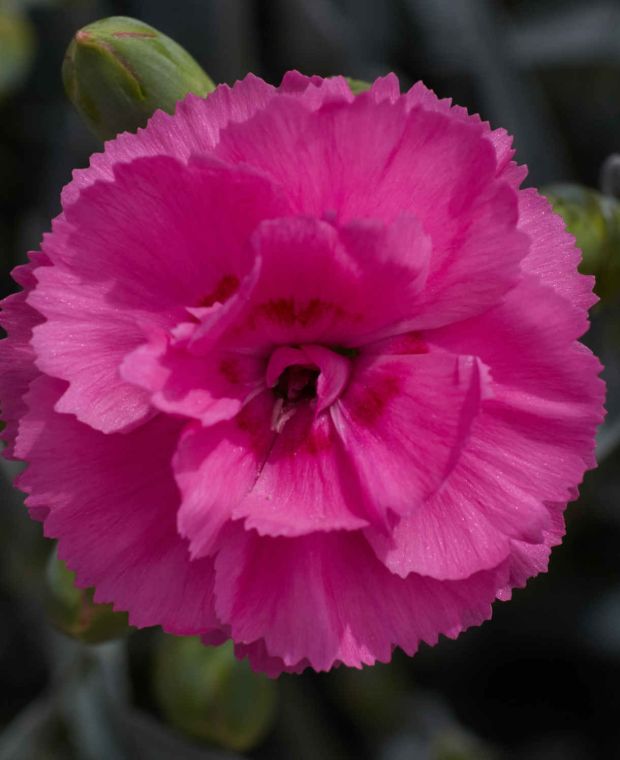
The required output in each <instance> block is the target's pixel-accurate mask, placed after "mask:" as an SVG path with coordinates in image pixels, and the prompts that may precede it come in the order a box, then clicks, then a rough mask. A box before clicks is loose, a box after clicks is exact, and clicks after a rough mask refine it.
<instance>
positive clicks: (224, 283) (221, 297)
mask: <svg viewBox="0 0 620 760" xmlns="http://www.w3.org/2000/svg"><path fill="white" fill-rule="evenodd" d="M238 288H239V278H238V277H237V276H236V275H234V274H227V275H224V277H222V279H221V280H220V281H219V282H218V284H217V285H216V286H215V289H214V290H213V291H212V292H211V293H209V295H207V296H204V298H201V299H200V300H199V301H198V303H197V304H196V306H198V307H203V308H208V307H209V306H213V305H214V304H216V303H225V302H226V301H228V299H229V298H230V297H231V296H232V295H233V294H234V293H236V292H237V289H238Z"/></svg>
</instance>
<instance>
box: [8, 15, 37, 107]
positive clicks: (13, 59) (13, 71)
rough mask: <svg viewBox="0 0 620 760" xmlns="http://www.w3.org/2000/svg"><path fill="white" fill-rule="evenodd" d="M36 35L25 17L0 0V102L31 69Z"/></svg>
mask: <svg viewBox="0 0 620 760" xmlns="http://www.w3.org/2000/svg"><path fill="white" fill-rule="evenodd" d="M35 45H36V38H35V32H34V28H33V26H32V24H31V23H30V21H29V19H28V17H27V16H25V15H24V14H23V13H21V12H20V11H19V10H18V9H17V8H14V7H13V6H12V5H9V4H8V3H2V2H0V102H1V101H2V98H3V97H5V96H6V95H8V94H9V93H11V92H12V91H13V90H14V89H16V88H17V87H18V86H19V85H20V84H21V83H22V82H23V80H24V79H25V78H26V75H27V74H28V72H29V71H30V67H31V65H32V62H33V59H34V53H35Z"/></svg>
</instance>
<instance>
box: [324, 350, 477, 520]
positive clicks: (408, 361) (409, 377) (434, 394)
mask: <svg viewBox="0 0 620 760" xmlns="http://www.w3.org/2000/svg"><path fill="white" fill-rule="evenodd" d="M482 394H483V378H482V368H481V367H480V365H479V363H478V361H477V360H476V359H474V358H473V357H459V356H456V355H453V354H442V353H436V354H419V355H410V356H386V357H381V356H378V357H372V358H369V359H364V360H363V361H361V362H360V363H359V366H358V367H356V369H355V370H354V380H353V381H352V382H351V384H350V385H349V388H348V389H347V391H346V393H345V394H343V396H342V397H341V398H340V399H339V401H337V402H336V403H335V404H334V406H333V407H332V411H331V414H332V417H333V419H334V423H335V425H336V428H337V430H338V432H339V434H340V436H341V437H342V440H343V442H344V444H345V447H346V449H347V451H348V452H349V455H350V457H351V459H352V461H353V462H354V463H355V467H356V469H357V471H358V473H359V477H360V479H361V481H362V484H363V487H364V489H365V490H366V492H367V494H368V497H369V500H370V501H371V502H373V503H375V504H376V505H377V508H378V509H379V510H381V511H382V512H383V513H386V512H387V511H388V510H391V511H392V512H395V513H396V514H399V515H405V514H408V513H410V512H412V511H414V510H416V509H421V508H422V505H423V502H424V501H425V500H426V499H428V497H429V496H430V495H431V494H432V493H433V492H434V491H435V490H436V489H437V488H438V487H439V486H440V485H441V484H442V482H443V481H444V480H445V479H446V477H447V476H448V475H449V473H450V471H451V470H452V469H453V467H454V465H455V464H456V462H457V461H458V458H459V456H460V453H461V450H462V448H463V446H464V444H465V443H466V441H467V438H468V436H469V430H470V426H471V423H472V421H473V419H474V418H475V416H476V415H477V413H478V410H479V407H480V403H481V400H482Z"/></svg>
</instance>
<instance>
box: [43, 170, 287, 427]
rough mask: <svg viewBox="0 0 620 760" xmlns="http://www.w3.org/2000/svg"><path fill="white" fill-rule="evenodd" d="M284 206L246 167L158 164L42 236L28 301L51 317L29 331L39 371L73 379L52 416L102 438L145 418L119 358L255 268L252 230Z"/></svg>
mask: <svg viewBox="0 0 620 760" xmlns="http://www.w3.org/2000/svg"><path fill="white" fill-rule="evenodd" d="M286 208H287V206H286V203H285V201H284V200H282V198H281V197H279V196H278V195H277V193H276V192H275V190H274V189H273V187H272V185H271V183H270V182H269V181H268V180H266V179H265V178H264V177H260V176H258V175H257V174H256V173H255V172H253V171H251V170H246V169H240V168H236V167H227V166H223V165H221V164H220V163H215V164H214V163H212V162H206V163H205V162H204V161H198V160H196V161H193V162H191V165H190V166H189V167H186V166H183V165H181V164H180V163H179V162H178V161H177V160H176V159H171V158H165V157H155V158H145V159H138V160H136V161H135V162H133V163H132V164H131V165H123V166H120V167H118V168H117V169H116V170H115V181H114V182H109V183H103V182H99V183H97V184H95V185H94V186H92V187H90V188H88V189H87V190H85V191H84V192H83V193H82V195H81V196H80V198H79V200H78V201H77V202H76V203H75V204H74V205H73V206H71V207H70V209H68V211H67V213H66V215H65V218H64V219H62V220H61V221H59V222H58V223H57V224H56V225H55V228H54V232H53V233H52V234H51V235H50V236H48V237H47V238H46V240H45V242H44V250H45V251H46V253H47V254H48V255H49V257H50V260H51V261H52V262H53V263H54V266H53V267H45V268H43V269H42V270H41V276H40V278H39V284H38V286H37V288H35V290H34V291H33V292H32V293H31V294H30V296H29V303H30V304H32V305H33V306H34V307H35V308H36V309H37V310H38V311H40V312H41V313H42V314H43V315H44V316H45V317H46V318H47V321H46V322H45V323H44V324H41V325H39V326H38V327H37V328H36V330H35V337H34V345H35V350H36V353H37V363H38V366H39V367H40V369H41V370H42V371H44V372H46V373H47V374H49V375H52V376H53V377H58V378H61V379H63V380H66V381H67V382H68V383H69V388H68V390H67V392H66V394H65V395H64V396H63V398H62V399H61V401H60V402H59V407H58V409H59V411H62V412H67V413H72V414H75V415H76V416H77V417H78V419H80V420H81V421H83V422H85V423H86V424H89V425H91V426H92V427H94V428H95V429H97V430H101V431H103V432H114V431H116V430H122V429H130V428H131V427H132V426H134V425H136V424H139V423H141V422H143V421H144V419H146V418H147V417H148V415H149V414H150V400H149V394H148V393H147V392H145V390H144V388H138V387H137V386H136V385H134V384H132V383H128V382H126V381H125V380H123V378H122V377H121V375H120V372H119V368H120V365H121V363H122V361H123V359H124V357H125V356H126V355H127V354H129V353H130V352H132V351H134V350H135V349H137V348H138V347H139V346H141V345H142V344H143V343H145V340H146V339H147V338H148V336H149V335H150V334H152V333H153V332H156V333H157V332H158V331H161V330H162V329H165V330H171V329H172V328H173V327H174V326H175V325H176V324H177V323H178V322H181V321H183V320H187V319H188V317H189V315H188V313H187V311H186V308H185V307H186V306H188V307H203V308H204V307H206V306H208V305H212V304H214V303H216V302H217V301H218V300H221V299H223V298H224V296H225V295H227V294H229V293H230V292H233V291H234V289H235V288H236V287H237V285H238V284H239V283H240V282H241V281H242V280H243V279H244V278H245V277H246V275H247V274H248V273H249V272H250V270H251V269H252V268H253V266H254V260H253V258H252V256H251V252H250V251H249V249H248V247H247V240H248V237H249V235H250V233H251V232H252V230H253V229H254V228H255V227H256V225H257V224H258V223H259V222H260V221H261V220H262V219H264V218H265V217H269V216H270V215H278V214H280V213H281V212H282V211H283V210H285V209H286ZM233 217H234V218H236V219H237V221H236V223H235V224H231V223H230V220H231V218H233Z"/></svg>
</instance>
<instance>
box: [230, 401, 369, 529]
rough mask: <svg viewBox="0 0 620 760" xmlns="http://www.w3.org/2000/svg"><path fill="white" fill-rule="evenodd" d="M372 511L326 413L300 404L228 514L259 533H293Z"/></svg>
mask: <svg viewBox="0 0 620 760" xmlns="http://www.w3.org/2000/svg"><path fill="white" fill-rule="evenodd" d="M373 512H374V511H373V509H372V506H369V503H368V501H367V499H366V498H365V495H364V493H363V490H362V489H361V488H360V485H359V483H358V482H357V477H356V474H355V472H354V470H353V469H352V467H351V464H350V462H349V460H348V456H347V451H346V450H345V448H344V447H343V445H342V441H341V440H340V439H339V437H338V435H337V433H336V431H335V430H334V427H333V424H332V421H331V419H330V417H329V414H326V413H324V414H319V415H317V416H316V417H315V413H314V410H313V409H312V408H311V407H310V406H309V405H306V406H301V405H300V407H299V408H298V409H297V410H296V411H295V412H294V413H293V415H292V416H291V418H290V419H289V420H287V422H286V424H285V425H284V428H283V430H282V432H281V433H280V434H279V435H278V436H277V437H276V438H275V441H274V443H273V446H272V448H271V449H270V451H269V456H268V457H267V460H266V462H265V464H264V466H263V467H262V469H261V472H260V475H259V476H258V479H257V480H256V483H255V484H254V486H253V488H252V489H251V491H249V493H248V494H247V496H246V497H245V498H244V499H243V501H241V502H240V504H239V505H238V506H237V507H236V508H235V511H234V516H235V517H245V526H246V528H248V529H251V528H254V529H256V530H257V531H258V532H259V533H261V534H267V535H270V536H298V535H303V534H305V533H312V532H314V531H329V530H356V529H359V528H363V527H365V526H366V525H368V518H369V517H371V518H374V519H377V518H376V515H375V514H374V513H373Z"/></svg>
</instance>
